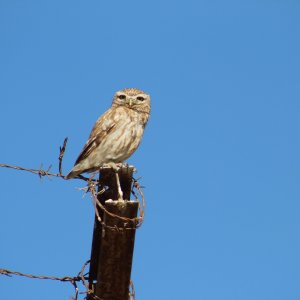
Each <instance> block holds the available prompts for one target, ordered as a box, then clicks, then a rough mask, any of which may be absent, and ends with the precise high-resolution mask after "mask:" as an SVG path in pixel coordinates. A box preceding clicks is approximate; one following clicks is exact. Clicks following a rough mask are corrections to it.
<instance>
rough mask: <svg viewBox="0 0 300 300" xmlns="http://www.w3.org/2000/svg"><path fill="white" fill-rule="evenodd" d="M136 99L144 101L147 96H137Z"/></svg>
mask: <svg viewBox="0 0 300 300" xmlns="http://www.w3.org/2000/svg"><path fill="white" fill-rule="evenodd" d="M136 99H137V100H139V101H144V100H145V98H144V97H141V96H139V97H136Z"/></svg>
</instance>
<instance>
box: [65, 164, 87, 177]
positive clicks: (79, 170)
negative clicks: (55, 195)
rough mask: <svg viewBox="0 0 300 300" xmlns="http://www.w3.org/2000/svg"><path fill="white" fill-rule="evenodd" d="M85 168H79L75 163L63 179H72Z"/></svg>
mask: <svg viewBox="0 0 300 300" xmlns="http://www.w3.org/2000/svg"><path fill="white" fill-rule="evenodd" d="M84 171H85V170H82V169H81V168H78V165H76V166H75V167H74V168H73V169H72V170H71V171H70V173H69V174H67V175H66V176H65V179H72V178H74V177H76V176H77V175H79V174H81V173H83V172H84Z"/></svg>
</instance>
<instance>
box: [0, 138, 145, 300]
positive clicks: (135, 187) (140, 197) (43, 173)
mask: <svg viewBox="0 0 300 300" xmlns="http://www.w3.org/2000/svg"><path fill="white" fill-rule="evenodd" d="M67 143H68V138H67V137H66V138H65V139H64V142H63V145H62V146H61V147H59V150H60V152H59V157H58V161H59V162H58V173H52V172H50V170H51V168H52V165H50V166H49V167H48V169H46V170H45V169H43V165H41V167H40V168H39V169H31V168H24V167H19V166H13V165H8V164H0V167H2V168H9V169H14V170H18V171H26V172H30V173H33V174H36V175H38V176H39V177H40V178H41V179H42V178H43V177H47V178H51V177H56V178H61V179H63V180H66V178H65V175H63V171H62V164H63V157H64V154H65V151H66V146H67ZM94 176H95V175H92V176H91V177H89V178H88V177H85V176H82V175H78V176H76V177H74V179H80V180H83V181H85V182H86V183H87V186H86V187H84V188H79V190H84V192H85V193H88V192H90V193H91V198H92V202H93V205H94V210H95V214H96V217H97V219H98V221H99V222H100V223H101V225H102V226H103V227H105V228H107V229H110V230H116V231H118V232H121V231H122V230H136V229H137V228H139V227H140V226H141V225H142V223H143V221H144V217H145V206H146V204H145V197H144V194H143V191H142V188H143V187H142V186H140V184H139V182H138V180H139V179H140V178H138V179H133V182H132V189H131V192H132V194H133V195H134V197H135V200H136V201H138V202H139V215H138V217H136V218H132V219H131V218H126V217H122V216H119V215H116V214H113V213H111V212H109V211H108V210H107V209H106V208H105V206H104V205H102V204H101V202H100V201H99V199H98V197H97V196H98V195H100V194H101V193H104V192H105V191H106V189H105V188H103V189H102V190H101V191H99V192H97V191H96V186H97V185H98V184H99V181H98V180H96V179H94ZM98 208H99V209H101V210H102V211H103V212H105V213H106V214H108V215H109V216H111V217H113V218H117V219H119V220H122V221H124V226H123V227H116V226H115V227H112V226H108V225H106V224H105V223H104V222H103V221H102V220H101V217H100V214H99V211H98ZM128 224H131V225H133V226H128ZM89 263H90V260H88V261H87V262H85V263H84V264H83V266H82V268H81V270H80V272H79V273H78V275H77V276H73V277H71V276H64V277H55V276H45V275H33V274H28V273H22V272H18V271H11V270H8V269H1V268H0V275H3V276H8V277H11V276H13V275H15V276H21V277H27V278H31V279H44V280H54V281H61V282H70V283H71V284H72V286H73V287H74V290H75V296H74V297H73V296H72V300H78V296H79V294H86V295H89V296H90V297H91V299H94V300H102V299H101V298H99V297H98V296H96V295H95V294H94V291H93V290H91V289H90V288H89V284H88V283H87V280H89V277H88V276H86V275H87V274H89V273H86V274H84V271H85V269H86V267H87V265H88V264H89ZM78 282H80V283H81V284H82V285H83V286H84V287H85V291H84V292H79V289H78V286H77V283H78ZM129 297H130V299H131V300H135V291H134V286H133V282H132V281H130V292H129Z"/></svg>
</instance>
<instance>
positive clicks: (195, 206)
mask: <svg viewBox="0 0 300 300" xmlns="http://www.w3.org/2000/svg"><path fill="white" fill-rule="evenodd" d="M299 37H300V3H299V1H295V0H294V1H293V0H287V1H280V0H272V1H271V0H270V1H268V0H259V1H258V0H257V1H255V0H252V1H249V0H248V1H234V0H229V1H221V0H209V1H208V0H207V1H198V0H197V1H196V0H194V1H193V0H187V1H174V0H172V1H170V0H167V1H159V0H153V1H137V0H131V1H99V0H98V1H94V0H90V1H77V0H75V1H74V0H72V1H57V0H51V1H47V0H46V1H37V0H35V1H34V0H32V1H29V0H28V1H20V0H18V1H17V0H9V1H8V0H0V43H1V44H0V66H1V67H0V82H1V84H0V85H1V88H0V107H1V118H0V128H1V129H0V138H1V147H0V163H7V164H13V165H21V166H24V167H29V168H39V167H40V165H41V163H43V165H44V166H45V167H47V166H48V165H49V164H53V171H56V170H57V157H58V152H59V149H58V148H59V146H60V145H61V143H62V141H63V139H64V137H66V136H68V137H69V144H68V148H67V152H66V154H65V158H64V170H65V172H67V171H69V169H70V168H71V167H72V165H73V163H74V161H75V159H76V157H77V155H78V153H79V152H80V150H81V148H82V146H83V144H84V143H85V141H86V139H87V137H88V135H89V132H90V130H91V127H92V126H93V124H94V122H95V120H96V119H97V118H98V116H99V115H100V114H102V113H103V112H104V111H105V110H106V109H107V108H108V107H109V106H110V104H111V99H112V96H113V94H114V92H115V91H117V90H119V89H122V88H125V87H138V88H140V89H143V90H145V91H147V92H149V93H150V94H151V96H152V107H153V109H152V115H151V119H150V122H149V125H148V127H147V130H146V132H145V136H144V140H143V143H142V145H141V147H140V148H139V150H138V151H137V152H136V153H135V154H134V155H133V156H132V157H131V158H130V159H129V162H130V163H132V164H134V165H135V166H136V167H137V169H138V170H139V172H138V174H137V176H142V180H141V184H143V185H145V186H146V189H145V195H146V199H147V210H146V220H145V223H144V225H143V226H142V228H141V229H139V231H138V232H137V239H136V247H135V255H134V265H133V274H132V278H133V281H134V284H135V288H136V293H137V300H138V299H143V300H150V299H151V300H152V299H154V298H155V299H156V300H162V299H164V300H166V299H173V300H175V299H176V300H179V299H180V300H181V299H201V300H248V299H249V300H253V299H255V300H269V299H270V300H282V299H289V300H296V299H297V300H298V299H300V285H299V281H300V256H299V253H300V237H299V231H300V218H299V213H300V202H299V201H300V197H299V196H300V185H299V181H300V160H299V153H300V141H299V130H300V121H299V115H300V97H299V96H300V88H299V79H300V71H299V70H300V58H299V57H300V55H299V53H300V42H299ZM0 186H1V188H0V199H1V201H0V236H1V247H0V268H7V269H12V270H17V271H21V272H27V273H34V274H45V275H57V276H65V275H75V274H77V272H78V271H79V269H80V267H81V266H82V264H83V263H84V262H85V261H86V260H87V259H88V258H89V256H90V248H91V237H92V227H93V208H92V205H91V202H90V199H89V197H85V198H84V199H83V198H82V193H81V192H80V191H78V190H76V187H80V186H82V183H81V182H78V181H76V180H73V181H68V182H65V181H62V180H59V179H52V180H47V179H44V180H42V181H41V180H39V178H38V177H37V176H34V175H32V174H29V173H28V174H27V173H24V172H17V171H13V170H7V169H0ZM72 295H73V289H72V286H71V285H68V284H66V283H60V282H49V281H41V280H33V279H26V278H16V277H15V278H8V277H4V276H2V277H0V299H9V298H11V297H13V298H14V299H15V300H18V299H20V300H21V299H22V300H24V299H28V300H40V299H43V300H48V299H70V296H72Z"/></svg>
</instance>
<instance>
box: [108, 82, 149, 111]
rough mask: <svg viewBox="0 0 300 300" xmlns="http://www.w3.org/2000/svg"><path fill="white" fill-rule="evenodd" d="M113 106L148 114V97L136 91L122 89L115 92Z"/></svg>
mask: <svg viewBox="0 0 300 300" xmlns="http://www.w3.org/2000/svg"><path fill="white" fill-rule="evenodd" d="M113 104H114V105H117V106H120V105H121V106H126V107H128V108H130V109H133V110H136V111H139V112H144V113H148V114H149V113H150V95H148V94H146V93H145V92H143V91H141V90H138V89H133V88H129V89H124V90H121V91H118V92H116V94H115V96H114V99H113Z"/></svg>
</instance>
